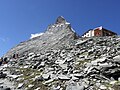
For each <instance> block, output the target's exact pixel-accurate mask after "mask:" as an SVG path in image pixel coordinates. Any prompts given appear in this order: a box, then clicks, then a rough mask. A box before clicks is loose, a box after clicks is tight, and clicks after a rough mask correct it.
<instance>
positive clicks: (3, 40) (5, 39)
mask: <svg viewBox="0 0 120 90" xmlns="http://www.w3.org/2000/svg"><path fill="white" fill-rule="evenodd" d="M8 40H9V38H2V37H0V41H2V42H6V41H8Z"/></svg>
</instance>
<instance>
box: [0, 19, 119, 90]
mask: <svg viewBox="0 0 120 90" xmlns="http://www.w3.org/2000/svg"><path fill="white" fill-rule="evenodd" d="M16 53H17V54H18V57H16V58H14V57H13V54H14V55H15V54H16ZM5 57H7V60H8V63H7V64H4V65H2V66H1V68H0V71H1V74H0V79H1V80H2V81H1V80H0V86H1V87H0V89H1V90H120V37H119V36H107V37H90V38H80V37H79V36H77V35H76V33H75V32H74V31H73V29H72V28H71V25H70V24H69V23H67V22H66V20H65V19H64V18H63V17H59V18H58V19H57V21H56V23H55V24H53V25H51V26H49V28H48V30H47V31H46V32H45V33H44V34H43V35H42V36H39V37H37V38H33V39H31V40H28V41H25V42H22V43H20V44H19V45H17V46H16V47H14V48H12V49H11V50H10V51H8V53H7V54H6V55H4V56H3V58H5ZM5 81H6V82H5ZM6 86H7V87H6Z"/></svg>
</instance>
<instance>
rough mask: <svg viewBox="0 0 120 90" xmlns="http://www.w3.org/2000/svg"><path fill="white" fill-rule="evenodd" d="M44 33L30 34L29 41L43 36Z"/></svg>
mask: <svg viewBox="0 0 120 90" xmlns="http://www.w3.org/2000/svg"><path fill="white" fill-rule="evenodd" d="M43 34H44V33H36V34H31V37H30V39H32V38H35V37H38V36H41V35H43Z"/></svg>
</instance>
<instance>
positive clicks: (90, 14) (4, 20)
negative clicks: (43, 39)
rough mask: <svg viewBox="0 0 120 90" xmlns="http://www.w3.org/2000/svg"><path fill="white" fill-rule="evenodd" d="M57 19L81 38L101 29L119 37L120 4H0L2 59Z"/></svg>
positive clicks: (101, 0)
mask: <svg viewBox="0 0 120 90" xmlns="http://www.w3.org/2000/svg"><path fill="white" fill-rule="evenodd" d="M58 16H64V17H65V18H66V20H67V21H68V22H70V23H71V25H72V27H73V29H74V30H75V31H76V32H77V33H78V34H79V35H81V34H83V33H84V32H85V31H86V30H88V29H91V28H95V27H98V26H103V27H104V28H106V29H110V30H112V31H114V32H116V33H118V34H120V30H119V28H120V0H0V56H2V55H3V54H5V53H6V52H7V51H8V50H9V49H10V48H12V47H14V46H15V45H17V44H19V42H22V41H25V40H28V39H29V38H30V35H31V34H32V33H39V32H44V31H45V30H46V28H47V26H48V25H49V24H51V23H54V22H55V20H56V18H57V17H58Z"/></svg>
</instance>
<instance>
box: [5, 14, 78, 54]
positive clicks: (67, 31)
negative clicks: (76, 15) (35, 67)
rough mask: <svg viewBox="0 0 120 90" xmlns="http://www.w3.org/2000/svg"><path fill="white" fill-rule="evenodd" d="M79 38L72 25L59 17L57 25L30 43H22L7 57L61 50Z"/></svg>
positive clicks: (29, 41)
mask: <svg viewBox="0 0 120 90" xmlns="http://www.w3.org/2000/svg"><path fill="white" fill-rule="evenodd" d="M77 38H78V35H76V33H75V32H74V30H73V29H72V28H71V25H70V23H68V22H67V21H66V20H65V19H64V18H63V17H62V16H59V17H58V18H57V20H56V22H55V24H52V25H49V26H48V27H47V30H46V31H45V32H44V33H42V34H40V35H38V36H37V37H33V38H31V39H30V40H28V41H24V42H21V43H20V44H18V45H17V46H15V47H14V48H12V49H11V50H10V51H8V53H7V54H6V55H5V56H10V55H12V54H14V53H19V55H21V54H23V53H28V52H44V51H46V50H50V49H59V48H62V47H64V46H66V45H68V44H69V43H70V42H71V41H72V40H74V39H77Z"/></svg>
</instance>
